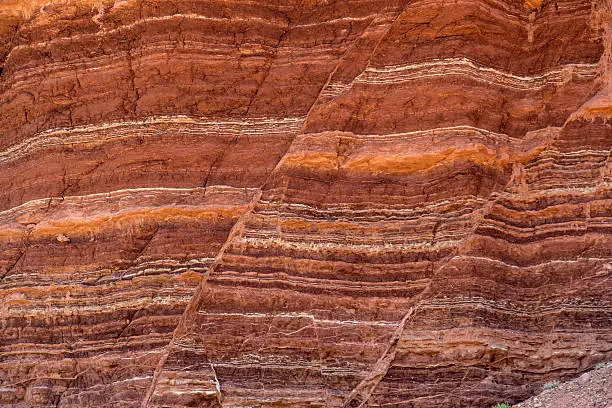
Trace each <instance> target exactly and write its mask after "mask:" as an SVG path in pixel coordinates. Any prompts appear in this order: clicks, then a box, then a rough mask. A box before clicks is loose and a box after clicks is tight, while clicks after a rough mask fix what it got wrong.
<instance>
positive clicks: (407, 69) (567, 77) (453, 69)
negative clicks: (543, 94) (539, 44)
mask: <svg viewBox="0 0 612 408" xmlns="http://www.w3.org/2000/svg"><path fill="white" fill-rule="evenodd" d="M598 70H599V64H567V65H564V66H563V67H561V68H559V69H555V70H551V71H549V72H546V73H544V74H542V75H534V76H519V75H514V74H511V73H509V72H504V71H501V70H498V69H495V68H490V67H486V66H482V65H478V64H476V63H474V62H473V61H471V60H469V59H468V58H447V59H440V60H433V61H428V62H422V63H417V64H408V65H397V66H386V67H380V68H374V67H369V68H367V69H366V70H365V71H364V72H363V73H362V74H361V75H359V76H358V77H357V78H356V79H355V82H356V83H364V84H377V85H378V84H397V83H402V82H409V81H414V80H417V79H423V78H432V77H444V76H465V77H468V78H471V79H474V80H477V81H481V82H486V83H488V84H491V85H497V86H501V87H505V88H512V89H516V90H520V91H529V90H538V89H541V88H544V87H546V86H549V85H562V84H565V83H567V82H569V81H571V79H572V78H573V77H574V76H575V77H579V78H581V79H583V80H590V79H594V78H596V77H597V75H598Z"/></svg>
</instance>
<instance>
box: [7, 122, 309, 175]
mask: <svg viewBox="0 0 612 408" xmlns="http://www.w3.org/2000/svg"><path fill="white" fill-rule="evenodd" d="M303 121H304V118H303V117H294V118H280V119H277V118H267V117H262V118H249V119H244V120H229V121H203V120H200V119H195V118H191V117H188V116H184V115H178V116H154V117H150V118H146V119H143V120H139V121H126V122H112V123H102V124H99V125H84V126H77V127H72V128H57V129H50V130H46V131H44V132H41V133H39V134H37V135H35V136H33V137H31V138H29V139H26V140H24V141H22V142H20V143H18V144H16V145H14V146H11V147H9V148H8V149H6V150H4V151H3V152H0V164H2V163H5V162H8V161H12V160H15V159H17V158H20V157H22V156H25V155H27V154H31V153H33V152H36V151H40V150H43V149H45V148H48V147H55V146H66V145H71V146H72V145H75V144H76V145H78V144H87V143H93V142H101V141H104V142H106V141H112V140H120V139H127V138H134V137H136V136H145V137H147V136H148V137H150V136H156V135H158V134H159V131H156V130H154V129H150V128H149V127H150V126H152V125H157V124H161V125H176V126H183V127H185V129H184V131H185V133H190V134H202V135H210V134H221V135H225V134H229V135H238V136H266V135H281V134H287V133H297V132H299V130H300V129H301V127H302V124H303ZM130 130H131V132H130ZM171 130H174V129H171Z"/></svg>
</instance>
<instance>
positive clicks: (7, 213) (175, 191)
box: [0, 185, 258, 224]
mask: <svg viewBox="0 0 612 408" xmlns="http://www.w3.org/2000/svg"><path fill="white" fill-rule="evenodd" d="M257 190H258V189H255V188H239V187H232V186H226V185H214V186H208V187H192V188H178V187H176V188H174V187H141V188H130V189H120V190H113V191H108V192H104V193H92V194H85V195H78V196H64V197H62V198H61V203H62V205H63V206H67V205H72V204H74V205H77V206H82V205H83V201H87V202H89V203H95V202H97V201H102V202H106V201H108V200H110V199H115V200H117V199H120V198H121V197H132V196H135V195H139V194H140V193H168V195H181V194H183V193H193V192H202V193H206V194H209V193H210V194H213V193H214V194H219V195H223V194H228V193H234V194H238V195H242V194H244V193H245V192H247V193H248V194H250V195H252V194H253V193H255V191H257ZM145 197H147V196H146V195H145V196H144V197H143V198H145ZM148 197H152V195H149V196H148ZM55 198H57V199H59V197H45V198H38V199H35V200H31V201H28V202H25V203H23V204H20V205H18V206H16V207H13V208H9V209H7V210H4V211H0V219H9V218H15V217H17V215H16V213H27V212H29V211H32V210H35V209H40V208H43V207H45V208H46V207H48V206H49V202H50V200H53V199H55ZM242 204H244V203H242V202H240V203H236V202H229V203H227V204H224V206H239V205H242ZM215 205H216V204H215ZM207 206H210V204H208V205H207V204H206V203H202V204H200V205H198V206H197V207H204V208H205V207H207ZM124 209H125V208H124ZM102 211H105V210H104V209H102ZM6 224H8V223H6Z"/></svg>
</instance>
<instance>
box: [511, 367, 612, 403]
mask: <svg viewBox="0 0 612 408" xmlns="http://www.w3.org/2000/svg"><path fill="white" fill-rule="evenodd" d="M545 386H546V388H547V389H546V390H544V391H543V392H542V393H541V394H538V395H537V396H535V397H532V398H530V399H529V400H527V401H525V402H522V403H520V404H518V405H515V406H514V408H574V407H582V408H609V407H612V364H610V363H608V364H607V365H605V366H603V367H599V366H598V367H597V369H596V370H593V371H588V372H586V373H584V374H582V375H581V376H580V377H578V378H576V379H574V380H573V381H569V382H567V383H565V384H558V383H556V382H551V383H548V384H545Z"/></svg>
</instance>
